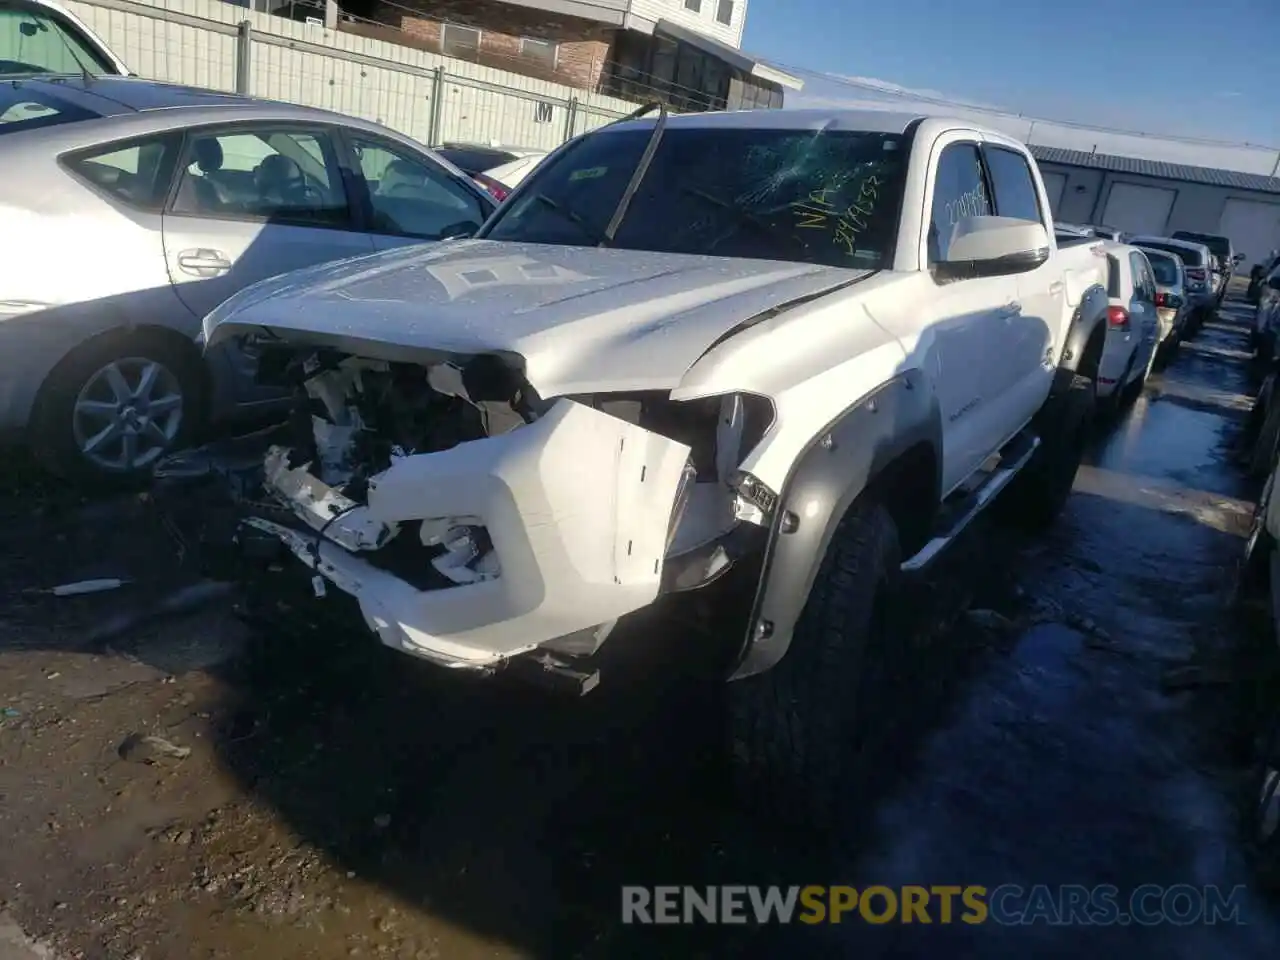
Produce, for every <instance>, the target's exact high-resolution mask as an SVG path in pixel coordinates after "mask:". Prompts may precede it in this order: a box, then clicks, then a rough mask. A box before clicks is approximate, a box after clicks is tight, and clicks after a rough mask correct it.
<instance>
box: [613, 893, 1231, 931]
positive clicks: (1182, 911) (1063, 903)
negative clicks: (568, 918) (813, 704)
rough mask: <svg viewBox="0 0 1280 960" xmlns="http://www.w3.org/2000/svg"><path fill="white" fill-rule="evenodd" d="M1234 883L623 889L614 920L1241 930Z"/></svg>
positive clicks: (687, 922)
mask: <svg viewBox="0 0 1280 960" xmlns="http://www.w3.org/2000/svg"><path fill="white" fill-rule="evenodd" d="M1246 896H1247V893H1246V891H1245V888H1244V887H1242V886H1237V887H1234V888H1232V889H1230V890H1225V889H1222V888H1219V887H1215V886H1201V887H1197V886H1191V885H1190V884H1175V885H1172V886H1162V885H1158V884H1145V885H1143V886H1140V887H1136V888H1134V889H1133V890H1131V891H1121V890H1120V888H1119V887H1115V886H1111V885H1109V884H1102V885H1097V886H1084V885H1081V884H1062V885H1057V886H1049V885H1047V884H1038V885H1035V886H1030V887H1022V886H1018V885H1016V884H1003V885H1001V886H998V887H990V888H988V887H985V886H978V885H976V884H970V885H966V886H961V885H958V884H956V885H947V884H937V885H933V886H916V885H906V886H898V887H888V886H868V887H862V888H859V887H851V886H820V885H808V886H794V887H777V886H771V887H758V886H720V887H679V886H655V887H640V886H628V887H623V888H622V922H623V923H636V924H697V923H710V924H721V923H723V924H733V923H744V924H745V923H752V924H777V923H784V924H785V923H807V924H822V923H841V922H856V923H869V924H888V923H929V924H932V923H942V924H947V923H965V924H980V923H995V924H1000V925H1004V926H1015V925H1028V924H1047V925H1051V926H1112V925H1120V926H1127V925H1129V924H1138V925H1142V926H1154V925H1157V924H1166V923H1167V924H1173V925H1175V926H1191V925H1193V924H1240V923H1244V922H1245V921H1244V919H1243V918H1242V916H1241V906H1242V904H1243V903H1244V900H1245V898H1246Z"/></svg>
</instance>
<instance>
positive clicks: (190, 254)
mask: <svg viewBox="0 0 1280 960" xmlns="http://www.w3.org/2000/svg"><path fill="white" fill-rule="evenodd" d="M178 266H179V267H181V268H182V269H183V270H184V271H186V272H187V273H190V274H194V275H195V276H197V277H216V276H218V275H219V274H221V273H226V272H228V271H229V270H230V269H231V261H230V260H228V259H227V258H226V256H225V255H224V254H223V252H222V251H221V250H206V249H204V248H201V249H199V250H183V251H182V252H181V253H179V254H178Z"/></svg>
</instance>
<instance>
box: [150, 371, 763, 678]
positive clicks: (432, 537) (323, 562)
mask: <svg viewBox="0 0 1280 960" xmlns="http://www.w3.org/2000/svg"><path fill="white" fill-rule="evenodd" d="M260 362H261V363H262V364H263V366H264V367H267V368H272V367H274V368H275V369H276V375H277V376H278V377H280V378H282V379H284V380H285V381H288V382H291V383H292V386H293V388H294V391H295V402H294V405H293V407H294V414H293V418H292V421H291V424H290V427H289V430H288V437H287V442H281V441H280V440H278V439H277V440H276V442H273V443H271V444H270V446H269V447H268V448H267V449H266V452H265V453H264V454H262V455H261V459H260V465H259V467H258V470H257V477H258V481H257V482H258V484H259V485H260V489H259V491H258V493H257V494H256V495H255V496H252V497H249V498H247V500H248V502H249V503H250V505H251V506H250V509H249V515H248V516H247V517H246V518H245V519H244V521H243V532H244V534H245V535H250V536H252V537H253V538H256V540H257V541H259V542H260V541H262V540H263V539H264V538H265V539H266V540H269V541H270V540H274V541H277V542H278V543H279V544H281V545H283V547H284V548H285V550H287V552H288V553H290V554H292V556H293V557H294V558H295V559H296V561H297V562H299V563H301V564H303V565H305V567H306V568H308V569H309V572H310V575H312V576H313V578H314V579H313V585H314V586H315V590H316V593H317V594H318V595H324V594H325V593H327V591H328V590H329V589H330V588H336V589H337V590H339V591H341V592H343V593H346V594H349V595H350V596H351V597H352V598H354V600H355V601H356V603H357V604H358V606H359V609H360V612H361V614H362V616H363V618H364V621H365V623H366V624H367V625H368V627H369V629H370V630H371V631H372V632H373V633H375V634H376V635H377V636H378V637H379V638H380V639H381V641H382V642H383V643H385V644H386V645H388V646H391V647H394V648H396V649H398V650H401V651H403V652H406V653H410V654H414V655H417V656H420V657H423V658H425V659H428V660H431V661H434V662H436V663H440V664H444V665H447V666H451V667H462V668H474V669H481V670H487V669H491V668H493V667H495V666H496V665H499V664H501V663H504V662H506V661H509V660H511V659H513V658H517V657H520V656H521V655H523V654H528V653H530V652H532V651H535V650H537V649H539V648H541V647H546V648H547V649H551V650H558V651H567V652H569V653H573V654H576V653H588V654H589V653H591V652H594V651H595V650H596V649H598V647H599V646H600V644H601V643H602V642H603V640H604V639H605V638H606V637H607V636H608V635H609V632H610V631H611V630H612V628H613V626H614V625H615V624H616V623H617V621H618V620H619V618H622V617H624V616H626V615H627V614H630V613H633V612H635V611H637V610H640V609H641V608H644V607H646V606H649V605H650V604H652V603H653V602H654V601H655V600H656V599H657V598H658V596H659V594H660V593H662V592H664V591H670V590H673V589H674V590H680V589H686V588H687V587H689V586H697V585H700V584H701V583H703V582H706V581H707V580H709V579H712V578H714V577H715V576H716V575H717V573H718V572H719V571H720V570H721V569H722V568H723V567H725V566H727V565H728V563H729V560H730V557H729V555H728V554H727V553H726V552H725V551H724V550H723V549H720V548H719V544H720V543H721V541H723V540H724V539H725V538H726V535H728V534H730V533H731V532H732V531H733V530H734V528H735V527H736V526H737V525H738V521H739V517H738V510H737V508H735V506H734V503H735V498H734V495H733V494H732V493H731V491H730V489H729V486H728V483H727V476H728V474H729V473H731V472H732V467H733V466H734V465H736V462H737V458H736V454H737V453H738V449H737V447H736V446H733V445H731V444H730V443H728V442H727V441H728V440H730V439H731V440H735V441H740V440H741V438H742V436H743V430H744V429H745V428H747V423H746V420H747V417H746V411H745V408H744V406H743V404H742V402H741V400H739V399H736V398H734V399H732V400H727V401H724V402H722V401H720V400H719V399H717V400H715V401H712V402H711V403H710V404H708V403H707V402H705V401H703V402H701V406H699V405H698V404H692V405H688V406H685V407H684V409H683V410H682V411H681V415H680V416H674V415H673V413H672V410H671V408H672V407H674V406H679V405H675V404H672V403H671V401H669V400H666V401H661V402H659V401H656V400H655V398H653V397H651V396H650V397H644V396H640V397H632V398H612V397H611V398H601V399H597V398H576V399H571V398H559V399H556V400H552V401H550V402H543V401H540V400H538V399H537V398H536V397H534V396H532V395H531V392H529V391H527V389H525V387H524V385H522V384H521V383H520V382H519V379H518V377H516V376H514V375H511V374H510V371H508V370H507V369H506V368H505V367H503V365H502V362H501V361H499V360H497V359H496V358H493V357H484V358H459V359H458V360H457V361H456V362H440V363H435V364H432V365H430V366H425V367H424V366H420V365H416V364H395V363H389V362H386V361H381V360H368V359H362V358H359V357H353V356H345V355H341V354H335V353H332V352H324V351H321V352H307V351H298V350H297V349H296V348H288V349H284V348H281V350H280V351H279V355H278V356H275V357H271V356H267V355H264V356H263V357H262V358H261V361H260ZM725 413H727V414H728V416H727V417H726V416H723V414H725ZM699 418H701V422H699ZM752 428H753V429H755V430H757V432H761V430H762V427H760V426H753V427H752ZM707 430H710V435H711V437H712V441H711V444H712V446H713V447H714V443H715V437H716V436H717V435H718V436H719V437H720V438H721V444H720V445H721V448H722V453H721V456H719V457H716V456H715V452H714V450H712V451H710V453H709V454H708V451H707V450H705V449H695V446H697V447H705V446H706V444H704V443H701V442H700V441H698V440H696V439H694V438H695V437H699V436H706V435H707V433H706V431H707ZM726 430H730V431H731V432H732V430H736V431H737V432H736V434H734V435H733V436H731V437H730V436H729V435H728V434H726ZM682 433H683V435H682ZM729 450H732V453H733V454H734V456H733V457H726V455H725V452H724V451H729ZM164 472H165V468H164V467H162V468H161V469H160V473H161V474H163V473H164ZM722 475H723V476H722ZM757 529H758V528H757ZM676 556H678V557H680V558H681V561H680V562H679V563H677V564H675V565H670V564H669V563H668V561H669V559H670V558H672V557H676Z"/></svg>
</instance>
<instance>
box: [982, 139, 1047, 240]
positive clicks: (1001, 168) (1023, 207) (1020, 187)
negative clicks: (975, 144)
mask: <svg viewBox="0 0 1280 960" xmlns="http://www.w3.org/2000/svg"><path fill="white" fill-rule="evenodd" d="M983 152H984V153H985V154H986V156H987V169H988V170H990V171H991V190H992V192H993V193H994V194H995V200H996V216H998V217H1016V218H1017V219H1019V220H1030V221H1031V222H1032V223H1043V222H1044V221H1043V218H1042V217H1041V216H1040V200H1039V198H1038V197H1037V196H1036V181H1035V178H1034V177H1033V176H1032V175H1031V167H1030V165H1028V163H1027V160H1026V158H1025V157H1024V156H1023V155H1022V154H1020V153H1016V152H1014V151H1013V150H1005V149H1003V148H1001V147H985V148H984V149H983Z"/></svg>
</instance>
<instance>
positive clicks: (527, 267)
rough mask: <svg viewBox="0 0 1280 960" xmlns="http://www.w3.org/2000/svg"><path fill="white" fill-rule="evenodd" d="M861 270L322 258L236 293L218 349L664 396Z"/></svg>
mask: <svg viewBox="0 0 1280 960" xmlns="http://www.w3.org/2000/svg"><path fill="white" fill-rule="evenodd" d="M867 275H869V271H856V270H841V269H837V268H834V267H823V266H813V265H810V264H797V263H783V262H778V261H772V260H735V259H729V258H726V257H704V256H691V255H683V254H659V253H647V252H642V251H634V250H615V249H597V248H593V247H562V246H549V245H546V244H516V243H498V242H493V241H488V240H463V241H457V242H452V243H438V244H423V245H417V246H412V247H406V248H401V249H398V250H393V251H388V252H385V253H377V254H373V255H372V256H366V257H357V258H355V259H352V260H344V261H339V262H337V263H326V264H321V265H319V266H316V267H310V268H307V269H305V270H299V271H296V272H294V273H289V274H284V275H282V276H279V277H273V278H272V279H270V280H265V281H263V282H261V283H258V284H255V285H253V286H251V287H249V288H247V289H246V290H243V291H241V292H240V293H239V294H237V295H235V296H234V297H232V298H231V299H229V300H227V301H226V302H225V303H224V304H222V306H220V307H218V308H217V309H216V310H214V311H213V313H211V314H209V316H208V317H206V318H205V321H204V337H205V342H206V344H207V345H208V346H210V347H212V346H214V345H215V344H217V343H218V342H220V341H223V340H226V339H228V338H230V337H235V336H238V335H243V334H246V333H251V332H254V331H255V330H256V331H258V332H261V331H262V330H263V328H266V329H267V330H269V331H271V332H272V333H274V334H275V335H277V336H279V337H281V338H282V339H284V340H286V341H289V342H293V343H298V344H308V345H315V346H329V347H333V348H335V349H338V350H342V351H344V352H347V353H353V354H358V355H360V356H364V357H368V358H370V359H380V360H392V361H408V362H415V361H422V360H424V359H428V358H440V357H442V356H474V355H477V354H484V353H498V354H512V355H517V356H519V357H522V358H523V360H524V366H525V377H526V379H527V380H528V381H529V383H530V385H532V386H533V388H534V389H535V390H537V391H538V393H539V394H540V395H541V396H543V397H544V398H546V397H555V396H563V395H566V394H579V393H592V392H596V391H601V390H611V391H629V390H656V389H664V390H666V389H672V388H674V387H675V386H676V385H677V384H678V383H679V382H680V380H681V378H682V377H683V376H684V374H685V373H686V371H688V369H689V367H691V366H692V365H693V363H694V362H695V361H697V359H698V358H699V357H701V356H702V355H703V354H704V353H705V352H706V351H707V349H708V348H709V347H710V346H711V345H712V344H714V343H715V342H716V341H717V340H718V339H719V338H721V337H723V336H724V335H725V334H727V333H729V332H730V331H732V330H733V329H734V328H735V327H736V326H737V325H738V324H740V323H742V322H743V321H744V320H748V319H750V318H751V317H753V316H755V315H756V314H758V313H760V312H762V311H765V310H768V309H770V308H772V307H776V306H779V305H781V304H784V303H787V302H789V301H791V300H794V299H796V298H798V297H804V296H807V295H810V294H815V293H818V292H820V291H822V290H826V289H828V288H831V287H834V286H836V285H839V284H844V283H848V282H850V281H853V280H857V279H860V278H861V277H864V276H867Z"/></svg>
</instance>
